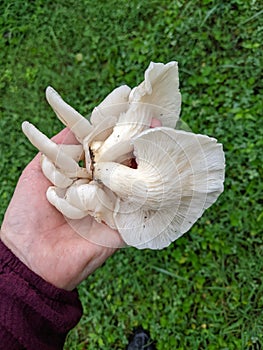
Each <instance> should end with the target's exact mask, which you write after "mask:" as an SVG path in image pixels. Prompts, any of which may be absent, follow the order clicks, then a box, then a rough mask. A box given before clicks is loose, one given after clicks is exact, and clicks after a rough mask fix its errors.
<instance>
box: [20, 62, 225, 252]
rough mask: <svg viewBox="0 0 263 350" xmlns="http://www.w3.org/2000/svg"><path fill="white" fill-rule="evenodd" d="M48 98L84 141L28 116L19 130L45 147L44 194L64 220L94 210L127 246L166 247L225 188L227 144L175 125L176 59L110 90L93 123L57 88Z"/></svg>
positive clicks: (177, 104) (50, 90)
mask: <svg viewBox="0 0 263 350" xmlns="http://www.w3.org/2000/svg"><path fill="white" fill-rule="evenodd" d="M46 97H47V100H48V102H49V104H50V105H51V107H52V108H53V110H54V111H55V113H56V115H57V117H58V118H59V119H60V120H61V121H62V123H64V124H65V125H66V126H67V127H68V128H70V129H71V131H72V132H73V133H74V135H75V137H76V139H77V140H78V142H79V144H77V145H76V144H75V145H57V144H56V143H54V142H53V141H51V140H50V139H49V138H48V137H46V136H45V135H44V134H43V133H41V132H40V131H39V130H38V129H36V128H35V127H34V126H33V125H32V124H30V123H28V122H24V123H23V124H22V129H23V132H24V133H25V135H26V136H27V137H28V139H29V140H30V141H31V143H32V144H33V145H34V146H35V147H37V148H38V149H39V151H40V152H41V153H42V160H41V166H42V170H43V173H44V175H45V176H46V177H47V178H48V179H49V180H50V182H51V183H52V184H53V186H50V187H49V189H48V190H47V199H48V201H49V202H50V203H51V204H52V205H54V206H55V207H56V208H57V209H58V210H59V211H60V212H61V213H62V214H63V215H64V216H65V217H66V218H69V219H73V220H78V219H82V218H84V217H86V216H88V215H91V216H93V217H94V218H95V219H96V220H97V221H98V222H103V223H105V224H107V225H108V226H110V227H111V228H113V229H115V230H118V232H119V234H120V235H121V237H122V238H123V240H124V241H125V242H126V244H127V245H130V246H134V247H137V248H139V249H143V248H150V249H162V248H164V247H167V246H168V245H169V244H170V243H171V242H173V241H174V240H176V239H177V238H178V237H180V236H181V235H183V234H184V233H185V232H186V231H188V230H189V229H190V228H191V226H192V225H193V224H194V223H195V222H196V221H197V219H198V218H200V217H201V215H202V214H203V212H204V211H205V209H207V208H208V207H210V206H211V205H212V204H213V203H214V202H215V201H216V199H217V198H218V196H219V195H220V193H221V192H222V191H223V182H224V169H225V159H224V152H223V149H222V145H221V144H219V143H217V140H216V139H214V138H211V137H208V136H205V135H199V134H194V133H192V132H186V131H182V130H176V129H175V127H176V123H177V121H178V119H179V114H180V107H181V94H180V91H179V78H178V66H177V62H174V61H173V62H169V63H167V64H162V63H150V65H149V67H148V69H147V70H146V72H145V77H144V81H143V82H142V83H141V84H140V85H138V86H137V87H135V88H133V89H131V88H130V87H128V86H126V85H123V86H120V87H118V88H116V89H115V90H113V91H112V92H111V93H110V94H109V95H108V96H107V97H106V98H105V99H104V101H103V102H102V103H101V104H100V105H99V106H97V107H96V108H95V109H94V110H93V111H92V114H91V116H90V121H88V120H87V119H86V118H84V117H83V116H82V115H80V114H79V113H78V112H77V111H76V110H74V109H73V108H72V107H71V106H69V105H68V104H67V103H66V102H64V101H63V100H62V98H61V97H60V96H59V95H58V94H57V92H56V91H55V90H54V89H53V88H51V87H48V88H47V90H46ZM156 121H157V123H156ZM154 124H156V125H160V126H157V127H154V128H153V127H152V126H153V125H154Z"/></svg>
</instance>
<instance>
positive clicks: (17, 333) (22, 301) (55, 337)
mask: <svg viewBox="0 0 263 350" xmlns="http://www.w3.org/2000/svg"><path fill="white" fill-rule="evenodd" d="M0 309H1V313H0V339H1V342H2V344H5V349H22V348H26V349H29V350H30V349H32V350H33V349H34V350H35V349H39V350H40V349H41V350H42V349H43V350H55V349H62V348H63V344H64V341H65V338H66V335H67V333H68V332H69V331H70V330H71V329H72V328H73V327H75V326H76V324H77V323H78V322H79V320H80V318H81V315H82V306H81V303H80V300H79V297H78V292H77V290H74V291H72V292H68V291H66V290H63V289H59V288H57V287H55V286H53V285H51V284H49V283H48V282H46V281H45V280H44V279H42V278H41V277H40V276H38V275H37V274H35V273H34V272H33V271H31V270H30V269H29V268H28V267H27V266H26V265H25V264H23V263H22V262H21V261H20V260H19V259H18V258H17V257H16V256H15V255H14V254H13V253H12V252H11V250H10V249H8V248H7V247H6V246H5V245H4V243H3V242H2V241H1V240H0ZM5 336H6V338H4V339H6V341H7V342H8V343H6V342H5V341H2V339H3V337H5ZM14 344H15V346H14ZM19 346H20V347H19ZM0 348H1V347H0Z"/></svg>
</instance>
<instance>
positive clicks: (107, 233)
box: [1, 129, 123, 290]
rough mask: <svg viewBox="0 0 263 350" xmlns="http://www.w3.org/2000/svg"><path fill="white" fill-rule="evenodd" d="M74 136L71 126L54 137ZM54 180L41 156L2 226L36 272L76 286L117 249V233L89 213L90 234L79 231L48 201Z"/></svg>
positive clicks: (8, 240) (25, 176) (22, 182)
mask: <svg viewBox="0 0 263 350" xmlns="http://www.w3.org/2000/svg"><path fill="white" fill-rule="evenodd" d="M65 136H67V140H68V141H69V140H70V138H72V137H73V136H72V135H70V132H69V131H68V130H67V129H64V130H63V131H62V132H61V133H59V134H58V135H57V136H56V137H55V138H54V141H56V142H57V143H62V142H63V140H64V139H65ZM49 186H50V182H49V181H48V180H47V179H46V178H45V177H44V175H43V174H42V171H41V167H40V154H38V155H37V156H36V157H35V158H34V159H33V160H32V161H31V162H30V163H29V164H28V166H27V167H26V168H25V170H24V171H23V173H22V175H21V177H20V179H19V181H18V184H17V187H16V189H15V192H14V195H13V197H12V200H11V202H10V204H9V207H8V209H7V211H6V214H5V217H4V221H3V224H2V227H1V240H2V241H3V242H4V243H5V244H6V245H7V246H8V247H9V248H10V249H11V250H12V251H13V252H14V254H15V255H16V256H17V257H18V258H19V259H20V260H21V261H23V262H24V263H25V264H26V265H27V266H28V267H29V268H30V269H31V270H33V271H34V272H35V273H37V274H38V275H40V276H41V277H42V278H44V279H45V280H46V281H48V282H50V283H52V284H54V285H55V286H56V287H59V288H63V289H66V290H72V289H74V288H75V287H76V286H77V285H78V284H79V283H80V282H81V281H82V280H83V279H85V278H86V277H87V276H88V275H89V274H90V273H92V272H93V271H94V270H95V269H96V268H97V267H99V266H100V265H101V264H102V263H103V262H104V261H105V260H106V259H107V258H108V257H109V256H110V255H112V254H113V253H114V252H115V251H116V249H117V248H118V247H121V246H123V241H122V240H121V238H120V236H119V234H118V232H116V231H114V230H112V229H110V228H109V227H108V226H106V225H104V224H99V223H97V222H96V221H95V220H94V219H93V218H92V217H86V218H85V219H84V222H82V226H83V224H84V225H85V226H86V227H87V231H88V232H89V235H90V236H89V237H90V238H91V239H85V238H83V237H82V236H81V235H79V234H77V233H76V232H75V230H74V229H73V228H72V225H70V224H69V222H68V221H67V220H66V219H65V218H64V216H63V215H62V214H61V213H60V212H58V211H57V210H56V209H55V208H54V207H53V206H52V205H51V204H50V203H49V202H48V201H47V199H46V190H47V188H48V187H49Z"/></svg>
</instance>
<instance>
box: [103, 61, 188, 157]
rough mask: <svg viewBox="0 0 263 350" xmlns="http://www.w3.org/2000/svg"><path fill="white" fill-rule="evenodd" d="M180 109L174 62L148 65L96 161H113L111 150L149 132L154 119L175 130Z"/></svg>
mask: <svg viewBox="0 0 263 350" xmlns="http://www.w3.org/2000/svg"><path fill="white" fill-rule="evenodd" d="M114 91H115V90H114ZM126 93H128V89H126ZM125 106H126V105H125ZM180 109H181V94H180V91H179V77H178V65H177V62H169V63H167V64H163V63H153V62H151V64H150V65H149V67H148V69H147V70H146V72H145V80H144V81H143V82H142V83H141V84H140V85H139V86H137V87H135V88H134V89H133V90H132V91H131V92H130V94H129V107H128V109H127V111H126V112H125V113H122V114H121V115H120V116H119V119H118V122H117V124H116V126H115V127H114V129H113V132H112V134H111V135H110V136H109V137H108V138H107V139H106V140H105V142H103V144H102V145H101V147H100V149H98V151H97V160H100V158H103V160H105V159H107V157H109V159H112V149H111V148H112V147H114V146H115V145H118V144H121V143H122V142H125V141H127V140H130V139H131V138H132V137H135V136H137V135H138V134H139V133H141V132H142V131H143V130H145V129H148V128H149V127H150V124H151V121H152V119H153V118H156V119H158V120H160V122H161V124H162V125H163V126H168V127H172V128H174V127H175V125H176V123H177V120H178V119H179V114H180ZM120 148H121V147H120ZM125 152H126V151H125Z"/></svg>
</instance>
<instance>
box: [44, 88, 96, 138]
mask: <svg viewBox="0 0 263 350" xmlns="http://www.w3.org/2000/svg"><path fill="white" fill-rule="evenodd" d="M46 98H47V101H48V103H49V104H50V106H51V107H52V108H53V110H54V112H55V113H56V115H57V117H58V118H59V119H60V120H61V121H62V123H63V124H64V125H66V126H67V127H68V128H70V130H71V131H72V132H73V133H74V135H75V136H76V138H77V139H78V140H79V141H82V140H83V139H84V137H85V136H86V135H88V134H89V133H90V132H91V130H92V127H91V125H90V122H89V121H88V120H87V119H86V118H84V117H83V116H82V115H81V114H80V113H78V112H77V111H76V110H75V109H74V108H72V107H71V106H70V105H68V104H67V103H66V102H65V101H64V100H63V99H62V98H61V96H60V95H59V94H58V93H57V92H56V91H55V90H54V89H53V88H52V87H51V86H49V87H48V88H47V89H46Z"/></svg>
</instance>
